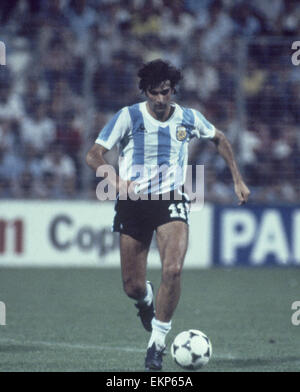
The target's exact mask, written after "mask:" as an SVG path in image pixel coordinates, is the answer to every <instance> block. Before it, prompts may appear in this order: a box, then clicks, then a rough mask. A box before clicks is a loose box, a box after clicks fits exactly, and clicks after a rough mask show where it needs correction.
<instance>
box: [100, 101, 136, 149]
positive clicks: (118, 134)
mask: <svg viewBox="0 0 300 392" xmlns="http://www.w3.org/2000/svg"><path fill="white" fill-rule="evenodd" d="M129 127H130V116H129V113H128V108H127V107H125V108H123V109H121V110H120V111H118V113H116V114H115V115H114V116H113V117H112V118H111V120H109V122H108V123H107V124H106V125H105V127H104V128H103V129H102V130H101V131H100V132H99V135H98V137H97V139H96V141H95V143H97V144H101V145H102V146H103V147H105V148H106V149H107V150H111V149H112V148H113V147H114V146H115V145H116V144H118V143H119V142H120V140H121V139H122V137H123V136H124V135H125V133H126V131H127V130H128V129H129Z"/></svg>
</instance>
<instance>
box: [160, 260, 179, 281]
mask: <svg viewBox="0 0 300 392" xmlns="http://www.w3.org/2000/svg"><path fill="white" fill-rule="evenodd" d="M181 269H182V268H181V264H180V263H172V264H170V265H168V266H166V267H165V268H163V279H164V280H165V281H174V280H177V279H180V276H181Z"/></svg>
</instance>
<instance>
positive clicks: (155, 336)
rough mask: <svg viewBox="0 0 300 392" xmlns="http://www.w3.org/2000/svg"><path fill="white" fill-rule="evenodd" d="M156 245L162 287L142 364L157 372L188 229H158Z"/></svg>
mask: <svg viewBox="0 0 300 392" xmlns="http://www.w3.org/2000/svg"><path fill="white" fill-rule="evenodd" d="M156 238H157V245H158V249H159V252H160V257H161V262H162V278H161V284H160V287H159V290H158V293H157V297H156V316H155V317H154V318H153V320H152V334H151V337H150V340H149V343H148V350H147V355H146V360H145V367H146V368H147V369H155V370H160V369H161V368H162V355H163V352H164V349H165V347H166V345H165V338H166V335H167V333H168V332H169V331H170V329H171V318H172V315H173V313H174V311H175V309H176V306H177V304H178V301H179V298H180V280H181V271H182V267H183V262H184V257H185V254H186V250H187V244H188V225H187V224H186V223H185V222H182V221H172V222H169V223H166V224H164V225H161V226H159V227H158V228H157V235H156Z"/></svg>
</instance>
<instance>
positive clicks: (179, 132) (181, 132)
mask: <svg viewBox="0 0 300 392" xmlns="http://www.w3.org/2000/svg"><path fill="white" fill-rule="evenodd" d="M186 137H187V130H186V127H185V126H183V125H178V127H177V128H176V139H177V140H179V141H180V142H182V141H184V140H185V139H186Z"/></svg>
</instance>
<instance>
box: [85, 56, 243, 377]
mask: <svg viewBox="0 0 300 392" xmlns="http://www.w3.org/2000/svg"><path fill="white" fill-rule="evenodd" d="M138 76H139V78H140V83H139V87H140V89H141V90H142V92H143V93H145V96H146V101H144V102H141V103H137V104H135V105H132V106H129V107H124V108H123V109H121V110H120V111H119V112H118V113H116V114H115V115H114V116H113V118H112V119H111V120H110V121H109V122H108V123H107V125H106V126H105V127H104V128H103V129H102V130H101V131H100V133H99V136H98V138H97V140H96V141H95V144H94V145H93V147H92V148H91V149H90V151H89V152H88V154H87V157H86V160H87V163H88V165H89V166H90V167H92V168H93V169H94V170H95V171H97V169H98V168H99V167H101V166H103V165H106V164H107V162H106V160H105V153H106V152H107V151H108V150H110V149H112V148H113V147H114V146H115V145H118V146H119V157H120V159H119V176H111V178H110V176H109V175H108V176H107V177H106V180H107V181H108V182H109V183H110V184H111V185H112V186H114V187H115V189H116V191H117V192H118V197H117V201H116V204H115V212H116V214H115V218H114V224H113V230H114V231H117V232H120V254H121V273H122V280H123V287H124V291H125V293H126V294H127V295H128V296H129V297H130V298H133V299H134V300H135V301H136V304H135V305H136V307H137V308H138V310H139V312H138V315H139V316H140V318H141V321H142V323H143V326H144V328H145V329H146V330H147V331H150V332H151V336H150V339H149V343H148V347H147V353H146V358H145V368H146V369H147V370H160V369H161V368H162V359H163V354H164V350H165V348H166V343H165V338H166V335H167V333H168V332H169V331H170V329H171V320H172V316H173V314H174V311H175V309H176V306H177V304H178V301H179V297H180V279H181V271H182V267H183V262H184V257H185V254H186V250H187V244H188V214H189V205H190V203H189V199H188V197H187V196H186V195H185V194H184V193H182V188H181V187H182V185H183V183H184V177H185V168H186V166H187V155H188V142H189V140H190V139H191V138H193V137H198V138H200V139H209V140H211V141H213V142H214V143H215V145H216V148H217V151H218V152H219V154H220V155H221V156H222V157H223V158H224V159H225V161H226V162H227V164H228V166H229V168H230V171H231V174H232V178H233V182H234V190H235V193H236V195H237V197H238V199H239V204H243V203H245V202H247V200H248V196H249V194H250V192H249V189H248V187H247V186H246V184H245V183H244V181H243V179H242V176H241V174H240V172H239V170H238V167H237V164H236V162H235V159H234V155H233V152H232V148H231V146H230V143H229V142H228V140H227V139H226V137H225V136H224V134H223V133H222V132H221V131H219V130H217V129H216V128H215V127H214V126H213V125H212V124H211V123H209V122H208V121H207V120H206V119H205V118H204V116H203V115H202V114H201V113H200V112H198V111H196V110H194V109H190V108H184V107H181V106H179V105H178V104H177V103H175V102H173V101H172V100H171V98H172V95H173V94H174V93H175V92H176V91H175V87H176V85H177V84H178V82H179V81H180V79H181V78H182V75H181V71H180V70H178V69H176V68H175V67H173V66H172V65H171V64H169V63H167V62H165V61H163V60H161V59H158V60H154V61H151V62H149V63H147V64H145V65H144V66H143V67H142V68H141V69H140V70H139V72H138ZM161 167H163V168H164V170H162V171H161V170H160V168H161ZM153 168H154V169H153ZM178 168H179V169H181V170H178ZM174 173H176V174H175V175H174ZM172 174H173V175H172ZM128 189H129V190H131V191H129V194H127V193H126V192H127V190H128ZM132 190H133V192H132ZM130 192H131V195H132V194H135V195H140V197H138V198H136V197H129V196H130ZM126 194H127V196H128V197H127V198H126V197H124V195H126ZM166 195H167V196H168V197H165V196H166ZM154 231H156V240H157V246H158V250H159V254H160V258H161V264H162V273H161V283H160V286H159V288H158V291H157V295H156V300H155V306H154V293H153V286H152V284H151V282H149V281H147V279H146V266H147V255H148V252H149V248H150V243H151V239H152V235H153V232H154Z"/></svg>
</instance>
